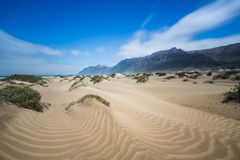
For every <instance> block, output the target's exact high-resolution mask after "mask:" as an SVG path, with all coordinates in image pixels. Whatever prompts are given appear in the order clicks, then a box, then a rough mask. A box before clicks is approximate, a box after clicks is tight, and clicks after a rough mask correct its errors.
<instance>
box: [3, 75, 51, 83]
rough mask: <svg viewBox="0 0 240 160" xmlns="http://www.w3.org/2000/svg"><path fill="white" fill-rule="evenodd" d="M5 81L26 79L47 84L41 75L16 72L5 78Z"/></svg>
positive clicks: (26, 80)
mask: <svg viewBox="0 0 240 160" xmlns="http://www.w3.org/2000/svg"><path fill="white" fill-rule="evenodd" d="M3 80H4V81H9V83H12V84H14V82H12V81H11V80H18V81H25V82H30V83H36V84H39V85H42V86H45V85H46V84H47V82H46V81H45V80H44V79H43V78H42V77H40V76H35V75H27V74H14V75H10V76H8V77H6V78H4V79H3Z"/></svg>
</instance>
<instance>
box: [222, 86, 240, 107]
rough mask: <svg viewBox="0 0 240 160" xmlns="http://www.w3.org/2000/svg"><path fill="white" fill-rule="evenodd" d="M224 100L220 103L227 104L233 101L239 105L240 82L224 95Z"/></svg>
mask: <svg viewBox="0 0 240 160" xmlns="http://www.w3.org/2000/svg"><path fill="white" fill-rule="evenodd" d="M224 96H225V97H224V99H223V101H222V103H227V102H229V101H235V102H238V103H240V82H238V83H237V84H236V85H235V88H232V89H231V90H230V91H228V92H226V93H225V94H224Z"/></svg>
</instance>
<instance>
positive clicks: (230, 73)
mask: <svg viewBox="0 0 240 160" xmlns="http://www.w3.org/2000/svg"><path fill="white" fill-rule="evenodd" d="M229 78H231V79H232V80H238V79H240V74H239V72H237V71H227V72H223V73H219V74H217V75H215V76H213V80H216V79H229Z"/></svg>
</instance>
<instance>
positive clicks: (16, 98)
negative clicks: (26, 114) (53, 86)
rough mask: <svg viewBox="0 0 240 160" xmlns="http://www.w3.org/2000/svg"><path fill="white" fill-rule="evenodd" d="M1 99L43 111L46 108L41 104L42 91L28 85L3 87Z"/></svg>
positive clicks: (0, 93) (0, 91)
mask: <svg viewBox="0 0 240 160" xmlns="http://www.w3.org/2000/svg"><path fill="white" fill-rule="evenodd" d="M0 99H1V101H3V102H10V103H13V104H16V105H17V106H19V107H23V108H27V109H32V110H35V111H38V112H43V109H44V107H43V106H42V105H41V104H40V100H41V95H40V93H39V92H37V91H35V90H33V89H31V88H28V87H18V86H7V87H6V88H1V89H0Z"/></svg>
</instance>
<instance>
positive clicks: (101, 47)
mask: <svg viewBox="0 0 240 160" xmlns="http://www.w3.org/2000/svg"><path fill="white" fill-rule="evenodd" d="M105 50H106V47H105V46H99V47H97V48H96V51H97V52H104V51H105Z"/></svg>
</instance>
